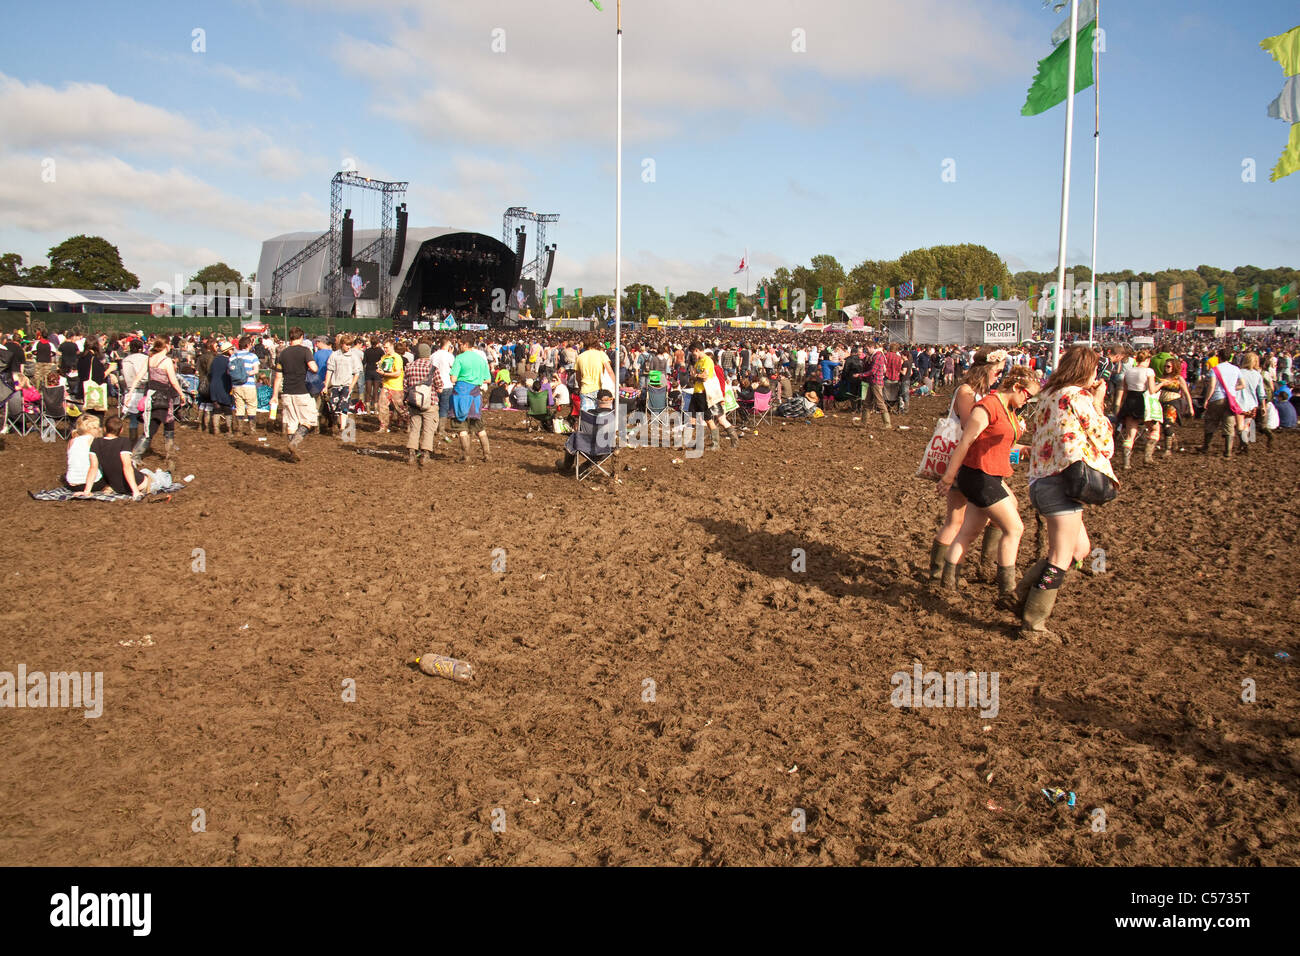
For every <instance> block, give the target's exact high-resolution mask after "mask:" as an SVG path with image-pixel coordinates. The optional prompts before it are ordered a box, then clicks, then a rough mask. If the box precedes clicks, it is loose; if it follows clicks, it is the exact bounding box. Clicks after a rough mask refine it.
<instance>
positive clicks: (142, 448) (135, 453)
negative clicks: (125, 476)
mask: <svg viewBox="0 0 1300 956" xmlns="http://www.w3.org/2000/svg"><path fill="white" fill-rule="evenodd" d="M148 450H149V439H148V438H144V437H142V438H140V440H139V441H137V442H136V443H135V447H134V448H132V449H131V458H132V459H133V460H134V461H135V466H136V467H137V468H139V467H140V462H142V461H144V455H145V452H147V451H148Z"/></svg>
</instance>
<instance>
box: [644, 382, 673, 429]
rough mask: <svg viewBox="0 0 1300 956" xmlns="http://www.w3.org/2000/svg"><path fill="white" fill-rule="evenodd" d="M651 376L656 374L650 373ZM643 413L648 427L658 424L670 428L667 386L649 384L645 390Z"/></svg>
mask: <svg viewBox="0 0 1300 956" xmlns="http://www.w3.org/2000/svg"><path fill="white" fill-rule="evenodd" d="M650 374H651V375H652V376H653V375H655V374H657V373H655V372H651V373H650ZM645 414H646V419H647V422H646V424H647V425H648V426H649V427H650V428H654V427H655V426H656V425H658V426H659V427H660V428H671V427H672V420H671V418H670V417H669V415H668V386H667V385H658V386H656V385H651V386H649V387H648V388H646V390H645Z"/></svg>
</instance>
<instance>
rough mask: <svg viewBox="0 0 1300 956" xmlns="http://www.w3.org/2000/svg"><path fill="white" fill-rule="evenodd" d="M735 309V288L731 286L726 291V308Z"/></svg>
mask: <svg viewBox="0 0 1300 956" xmlns="http://www.w3.org/2000/svg"><path fill="white" fill-rule="evenodd" d="M735 307H736V287H735V286H734V285H733V286H732V287H731V288H730V289H729V290H728V291H727V308H728V309H734V308H735Z"/></svg>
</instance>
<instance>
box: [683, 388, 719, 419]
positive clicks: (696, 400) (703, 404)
mask: <svg viewBox="0 0 1300 956" xmlns="http://www.w3.org/2000/svg"><path fill="white" fill-rule="evenodd" d="M687 411H688V412H689V413H690V414H692V415H700V416H703V418H704V420H705V421H706V422H711V421H713V412H711V411H710V410H709V399H708V397H707V396H706V395H705V394H704V393H703V392H691V404H690V408H689V409H687Z"/></svg>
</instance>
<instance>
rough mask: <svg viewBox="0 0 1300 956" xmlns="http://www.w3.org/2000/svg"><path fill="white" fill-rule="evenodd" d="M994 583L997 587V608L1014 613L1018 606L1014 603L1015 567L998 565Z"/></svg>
mask: <svg viewBox="0 0 1300 956" xmlns="http://www.w3.org/2000/svg"><path fill="white" fill-rule="evenodd" d="M996 581H997V585H998V600H997V605H998V607H1000V608H1005V609H1006V610H1008V611H1014V610H1015V609H1016V608H1017V607H1019V606H1020V605H1019V603H1018V602H1017V601H1016V566H1015V565H1014V564H1005V565H1003V564H999V565H998V570H997V575H996Z"/></svg>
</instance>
